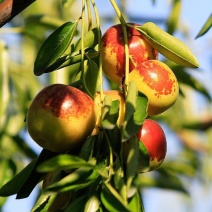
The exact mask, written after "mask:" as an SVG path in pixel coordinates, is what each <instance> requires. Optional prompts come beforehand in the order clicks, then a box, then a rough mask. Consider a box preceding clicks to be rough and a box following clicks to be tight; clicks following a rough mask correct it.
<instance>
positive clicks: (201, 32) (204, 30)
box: [196, 14, 212, 38]
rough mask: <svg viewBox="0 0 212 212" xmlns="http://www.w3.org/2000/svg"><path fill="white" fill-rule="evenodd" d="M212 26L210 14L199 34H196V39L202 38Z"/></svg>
mask: <svg viewBox="0 0 212 212" xmlns="http://www.w3.org/2000/svg"><path fill="white" fill-rule="evenodd" d="M211 26H212V14H210V16H209V18H208V19H207V21H206V22H205V24H204V25H203V27H202V28H201V30H200V32H199V33H198V34H197V36H196V38H199V37H201V36H203V35H204V34H205V33H206V32H208V30H209V29H210V28H211Z"/></svg>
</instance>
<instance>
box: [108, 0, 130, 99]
mask: <svg viewBox="0 0 212 212" xmlns="http://www.w3.org/2000/svg"><path fill="white" fill-rule="evenodd" d="M110 2H111V4H112V6H113V8H114V10H115V11H116V14H117V16H118V18H119V21H120V22H121V26H122V30H123V35H124V52H125V80H124V84H125V89H124V91H126V92H127V87H128V84H129V82H128V81H129V80H128V76H129V47H128V35H127V28H126V25H127V23H126V21H125V19H124V17H123V15H122V13H121V11H120V9H119V7H118V5H117V4H116V2H115V1H114V0H110ZM125 96H126V93H125Z"/></svg>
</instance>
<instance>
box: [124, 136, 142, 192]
mask: <svg viewBox="0 0 212 212" xmlns="http://www.w3.org/2000/svg"><path fill="white" fill-rule="evenodd" d="M138 144H139V141H138V139H137V138H136V136H133V137H132V138H130V139H129V141H128V142H125V143H124V145H125V151H126V152H127V156H126V158H127V160H126V161H127V162H126V181H127V189H129V188H130V186H131V183H132V181H133V178H134V176H135V175H136V171H137V167H138V162H139V146H138Z"/></svg>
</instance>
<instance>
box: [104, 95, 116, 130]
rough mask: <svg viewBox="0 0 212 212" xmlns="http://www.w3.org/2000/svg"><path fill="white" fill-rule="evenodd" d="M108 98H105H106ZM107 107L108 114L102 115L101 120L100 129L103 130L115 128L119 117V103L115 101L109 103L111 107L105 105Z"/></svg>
mask: <svg viewBox="0 0 212 212" xmlns="http://www.w3.org/2000/svg"><path fill="white" fill-rule="evenodd" d="M107 97H108V96H105V98H107ZM104 107H108V109H109V110H108V112H107V113H106V114H104V117H103V119H102V127H103V128H104V129H108V130H109V129H113V128H114V127H115V126H116V122H117V119H118V116H119V101H118V100H115V101H112V102H111V105H105V106H104Z"/></svg>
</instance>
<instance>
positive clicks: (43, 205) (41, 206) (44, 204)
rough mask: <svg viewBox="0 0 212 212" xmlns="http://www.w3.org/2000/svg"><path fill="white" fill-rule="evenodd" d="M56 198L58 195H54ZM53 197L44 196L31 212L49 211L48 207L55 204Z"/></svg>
mask: <svg viewBox="0 0 212 212" xmlns="http://www.w3.org/2000/svg"><path fill="white" fill-rule="evenodd" d="M54 196H56V195H54ZM53 199H54V198H53V196H51V195H50V194H42V195H40V197H39V199H38V200H37V201H36V203H35V205H34V206H33V208H32V209H31V212H44V211H47V208H48V205H49V204H50V203H51V202H53Z"/></svg>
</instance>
